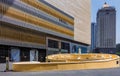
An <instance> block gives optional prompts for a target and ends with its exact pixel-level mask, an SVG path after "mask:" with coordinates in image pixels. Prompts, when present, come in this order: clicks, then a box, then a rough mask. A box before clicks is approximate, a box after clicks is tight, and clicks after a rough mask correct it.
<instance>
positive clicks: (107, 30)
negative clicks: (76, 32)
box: [96, 3, 116, 53]
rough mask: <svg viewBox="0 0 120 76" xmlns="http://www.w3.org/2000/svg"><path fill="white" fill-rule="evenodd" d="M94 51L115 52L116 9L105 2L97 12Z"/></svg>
mask: <svg viewBox="0 0 120 76" xmlns="http://www.w3.org/2000/svg"><path fill="white" fill-rule="evenodd" d="M96 46H97V48H96V51H97V52H102V53H115V48H116V10H115V8H114V7H112V6H109V5H108V4H107V3H105V4H104V5H103V8H101V9H99V10H98V12H97V41H96Z"/></svg>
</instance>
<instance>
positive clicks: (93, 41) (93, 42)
mask: <svg viewBox="0 0 120 76" xmlns="http://www.w3.org/2000/svg"><path fill="white" fill-rule="evenodd" d="M96 34H97V25H96V23H91V51H92V52H94V51H95V49H96V37H97V36H96Z"/></svg>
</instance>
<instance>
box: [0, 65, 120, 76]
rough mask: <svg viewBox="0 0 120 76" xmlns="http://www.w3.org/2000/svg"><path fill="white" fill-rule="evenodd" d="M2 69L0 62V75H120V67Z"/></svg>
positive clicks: (3, 67) (3, 66)
mask: <svg viewBox="0 0 120 76" xmlns="http://www.w3.org/2000/svg"><path fill="white" fill-rule="evenodd" d="M11 68H12V63H10V69H11ZM4 70H5V64H2V63H0V76H120V68H110V69H98V70H72V71H45V72H11V71H10V72H3V71H4Z"/></svg>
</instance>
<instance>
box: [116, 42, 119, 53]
mask: <svg viewBox="0 0 120 76" xmlns="http://www.w3.org/2000/svg"><path fill="white" fill-rule="evenodd" d="M116 50H117V52H120V44H117V45H116Z"/></svg>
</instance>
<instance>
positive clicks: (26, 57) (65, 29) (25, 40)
mask: <svg viewBox="0 0 120 76" xmlns="http://www.w3.org/2000/svg"><path fill="white" fill-rule="evenodd" d="M80 1H82V0H80ZM88 2H90V1H88ZM88 2H87V1H86V3H88ZM84 3H85V2H84ZM89 5H90V3H89ZM89 5H85V6H86V7H84V8H81V12H82V14H80V15H78V14H79V12H78V13H77V12H76V15H78V17H79V16H80V17H81V18H80V19H79V20H81V21H78V23H79V22H80V23H81V24H78V23H77V21H75V20H76V19H78V18H76V17H77V16H76V17H74V16H73V15H71V14H70V15H69V14H67V13H65V12H66V11H63V9H62V8H58V7H55V6H54V5H53V4H50V2H47V1H45V0H0V62H4V61H5V58H6V57H9V58H10V60H11V61H45V57H46V55H50V54H56V53H79V52H80V53H86V52H87V47H88V45H89V44H90V42H89V41H90V36H89V33H90V31H89V30H90V28H89V27H90V24H89V23H90V9H88V8H90V6H89ZM61 6H62V5H61ZM86 8H87V9H88V11H86V10H85V11H83V10H84V9H86ZM71 9H73V8H71ZM68 10H69V9H68ZM76 10H77V8H76ZM79 11H80V10H79ZM83 12H84V13H85V15H84V14H83ZM82 18H83V19H82ZM86 19H87V20H86ZM78 25H79V26H78ZM78 27H79V28H78ZM82 28H83V29H82ZM76 29H79V31H80V32H79V33H77V34H78V36H79V37H80V38H79V39H82V40H79V39H78V40H76V38H77V37H76V38H75V36H77V34H76V32H75V30H76ZM85 30H87V31H85ZM77 31H78V30H77ZM86 33H87V34H86Z"/></svg>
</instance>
